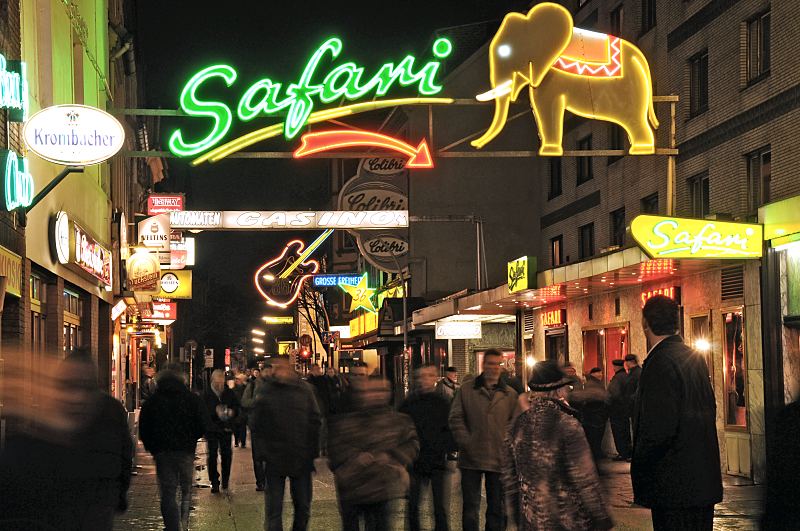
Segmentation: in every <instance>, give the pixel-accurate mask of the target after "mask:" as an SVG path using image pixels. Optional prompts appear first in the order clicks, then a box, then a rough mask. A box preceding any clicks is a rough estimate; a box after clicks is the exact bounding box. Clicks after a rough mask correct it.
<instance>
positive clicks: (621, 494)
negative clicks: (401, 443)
mask: <svg viewBox="0 0 800 531" xmlns="http://www.w3.org/2000/svg"><path fill="white" fill-rule="evenodd" d="M198 454H199V455H198V459H197V461H196V467H195V468H196V476H195V477H196V481H195V489H194V503H193V511H192V513H191V519H190V529H191V530H192V531H195V530H197V531H236V530H240V531H241V530H247V531H249V530H258V529H263V522H264V495H263V494H262V493H260V492H256V490H255V478H254V477H253V466H252V460H251V454H250V448H249V447H248V448H246V449H245V448H234V454H233V470H232V473H231V481H230V488H229V489H228V491H227V492H223V493H221V494H211V492H210V488H209V482H208V475H207V474H206V471H205V444H204V443H202V442H201V443H200V444H198ZM137 463H138V465H139V467H140V468H138V475H137V476H136V477H134V479H133V484H132V486H131V492H130V496H129V502H130V508H129V510H128V512H127V513H125V514H124V515H121V516H120V517H118V518H117V522H116V525H115V530H117V531H123V530H124V531H128V530H136V531H160V530H162V529H163V525H162V522H161V513H160V512H159V497H158V483H157V482H156V475H155V465H154V463H153V461H152V459H150V457H149V455H147V454H146V453H144V450H143V449H142V447H141V444H140V445H139V447H138V454H137ZM601 469H602V472H603V475H602V478H601V479H602V482H603V485H604V487H605V490H606V493H607V500H608V502H609V504H610V509H611V512H612V514H613V517H614V521H615V522H616V524H617V526H616V529H620V530H634V529H635V530H648V529H652V525H651V524H650V512H649V511H648V510H647V509H644V508H641V507H637V506H633V490H632V488H631V483H630V475H629V465H628V464H627V463H614V462H610V461H609V462H606V463H603V464H602V466H601ZM317 470H318V471H319V472H318V473H317V474H316V475H315V476H314V501H313V504H312V508H311V522H310V525H309V527H310V529H311V530H312V531H314V530H326V531H329V530H336V529H340V528H341V526H340V522H339V513H338V510H337V506H336V492H335V489H334V486H333V476H332V475H331V472H330V471H329V470H328V468H327V466H326V464H325V461H324V460H322V459H320V460H318V461H317ZM285 499H286V510H285V511H284V528H285V529H291V513H292V508H291V498H290V496H289V493H288V489H287V493H286V498H285ZM761 503H762V489H761V488H760V487H754V486H752V485H748V484H746V482H743V481H737V480H736V478H732V477H726V478H725V499H724V500H723V502H722V503H720V504H719V505H717V506H716V510H715V515H714V529H715V530H717V529H718V530H728V529H737V530H750V529H752V530H755V529H758V525H757V524H758V520H757V518H758V513H759V511H760V508H761ZM426 507H429V504H428V503H426ZM404 511H405V503H404V502H403V501H398V502H397V503H396V505H395V506H394V507H393V513H394V516H393V518H392V522H393V523H394V529H398V530H402V529H404V520H403V514H404ZM426 522H427V524H426ZM450 522H451V528H452V529H454V530H456V529H460V528H461V501H460V492H459V489H458V476H457V473H455V474H453V496H452V503H451V520H450ZM423 525H426V528H427V529H433V520H432V515H431V513H430V509H428V510H427V512H426V513H423Z"/></svg>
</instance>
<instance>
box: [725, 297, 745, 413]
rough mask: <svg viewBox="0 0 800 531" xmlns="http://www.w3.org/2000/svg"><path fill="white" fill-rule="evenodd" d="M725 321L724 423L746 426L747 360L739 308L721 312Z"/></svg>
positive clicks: (742, 321) (742, 320)
mask: <svg viewBox="0 0 800 531" xmlns="http://www.w3.org/2000/svg"><path fill="white" fill-rule="evenodd" d="M723 320H724V322H725V328H724V335H723V340H724V345H723V360H724V363H725V424H726V425H727V426H738V427H742V428H746V427H747V396H746V390H747V362H746V358H745V350H744V318H743V315H742V312H741V310H738V311H732V312H726V313H724V314H723Z"/></svg>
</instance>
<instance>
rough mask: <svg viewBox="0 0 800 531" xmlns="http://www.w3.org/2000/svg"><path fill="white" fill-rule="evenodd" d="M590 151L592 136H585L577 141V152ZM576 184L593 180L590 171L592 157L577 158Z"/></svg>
mask: <svg viewBox="0 0 800 531" xmlns="http://www.w3.org/2000/svg"><path fill="white" fill-rule="evenodd" d="M591 150H592V135H587V136H585V137H583V138H581V139H580V140H578V151H591ZM577 163H578V181H577V183H578V184H583V183H585V182H587V181H591V180H592V179H593V178H594V173H593V171H592V157H578V158H577Z"/></svg>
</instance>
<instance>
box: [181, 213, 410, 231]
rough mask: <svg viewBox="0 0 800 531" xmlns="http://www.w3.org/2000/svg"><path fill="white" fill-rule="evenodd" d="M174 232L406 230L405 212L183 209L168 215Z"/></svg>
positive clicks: (406, 215)
mask: <svg viewBox="0 0 800 531" xmlns="http://www.w3.org/2000/svg"><path fill="white" fill-rule="evenodd" d="M169 217H170V226H171V227H172V228H173V229H175V230H192V229H202V230H308V229H312V230H313V229H393V228H406V227H408V211H407V210H359V211H356V210H328V211H298V210H260V211H258V210H255V211H247V210H225V211H219V210H183V211H181V212H170V215H169Z"/></svg>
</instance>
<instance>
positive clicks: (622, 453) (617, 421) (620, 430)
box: [608, 359, 631, 461]
mask: <svg viewBox="0 0 800 531" xmlns="http://www.w3.org/2000/svg"><path fill="white" fill-rule="evenodd" d="M611 363H612V364H613V365H614V376H612V377H611V381H610V382H609V383H608V418H609V420H611V434H612V435H613V436H614V446H616V448H617V456H616V457H615V458H614V460H615V461H627V460H629V459H630V458H631V423H630V418H631V407H630V404H629V403H628V400H629V397H628V393H627V385H628V373H627V372H625V367H624V365H625V360H621V359H616V360H613V361H612V362H611Z"/></svg>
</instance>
